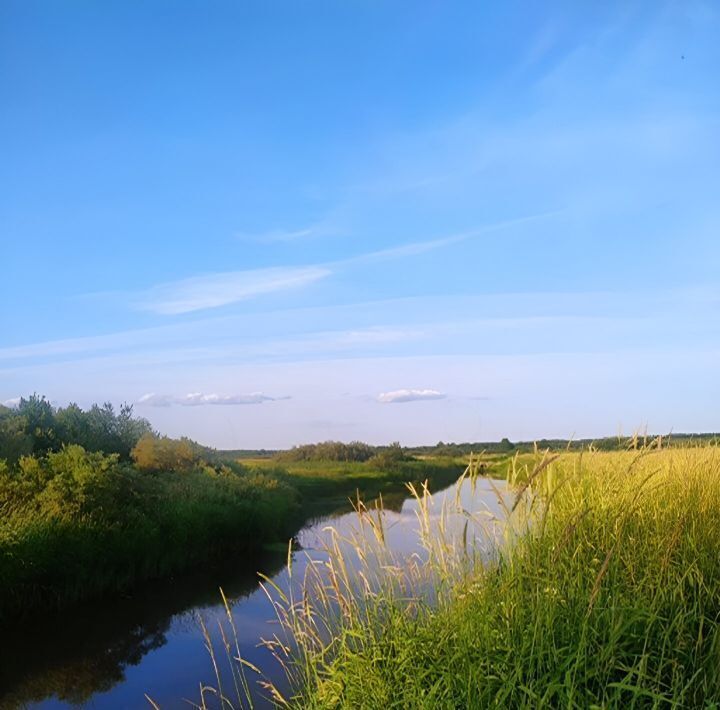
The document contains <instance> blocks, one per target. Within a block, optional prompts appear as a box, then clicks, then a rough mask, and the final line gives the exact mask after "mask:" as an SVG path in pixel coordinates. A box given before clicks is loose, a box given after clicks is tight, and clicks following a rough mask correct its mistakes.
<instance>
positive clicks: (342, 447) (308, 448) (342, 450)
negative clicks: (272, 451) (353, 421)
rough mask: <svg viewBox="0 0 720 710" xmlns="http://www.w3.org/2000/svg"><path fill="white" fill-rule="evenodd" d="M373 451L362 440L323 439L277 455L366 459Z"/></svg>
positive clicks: (287, 458) (292, 458)
mask: <svg viewBox="0 0 720 710" xmlns="http://www.w3.org/2000/svg"><path fill="white" fill-rule="evenodd" d="M374 453H375V450H374V449H373V447H372V446H368V444H364V443H363V442H362V441H351V442H350V443H349V444H344V443H342V442H341V441H324V442H322V443H319V444H305V445H304V446H296V447H294V448H292V449H290V451H286V452H283V453H282V454H280V455H279V456H278V459H279V460H281V461H367V460H368V459H370V458H371V457H372V456H373V455H374Z"/></svg>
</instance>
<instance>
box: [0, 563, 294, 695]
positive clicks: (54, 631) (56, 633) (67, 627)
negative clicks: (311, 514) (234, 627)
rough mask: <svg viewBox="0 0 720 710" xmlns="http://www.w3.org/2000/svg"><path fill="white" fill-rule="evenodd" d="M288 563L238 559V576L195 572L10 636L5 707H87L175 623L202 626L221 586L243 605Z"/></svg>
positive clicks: (0, 685)
mask: <svg viewBox="0 0 720 710" xmlns="http://www.w3.org/2000/svg"><path fill="white" fill-rule="evenodd" d="M285 562H286V557H285V555H284V554H282V553H267V554H265V555H262V556H260V557H257V558H255V559H252V560H250V559H235V560H232V561H231V562H230V564H229V566H230V567H231V568H233V569H234V573H233V574H231V575H229V574H228V573H227V571H225V572H224V573H223V572H221V571H220V570H217V569H215V570H213V569H210V570H203V571H201V572H198V571H195V572H193V573H188V574H183V575H180V576H177V577H174V578H170V579H166V580H163V581H160V582H154V583H152V584H148V585H145V586H144V587H142V588H139V589H137V590H133V592H132V594H128V595H124V596H115V597H108V598H105V599H102V600H94V601H92V602H87V603H85V604H83V605H82V607H79V608H74V609H70V610H66V611H65V612H63V613H61V614H53V615H51V616H50V615H48V616H47V617H36V618H33V619H32V620H29V621H26V622H24V623H23V625H22V626H21V627H16V628H10V629H6V630H5V631H4V633H3V642H2V647H1V649H0V707H23V706H25V705H27V704H28V703H37V702H39V701H42V700H44V699H46V698H50V697H55V698H57V699H59V700H62V701H66V702H67V703H69V704H71V705H81V704H83V703H86V702H87V701H88V700H89V699H90V698H92V697H93V696H94V695H96V694H98V693H103V692H107V691H108V690H110V689H111V688H112V687H113V686H115V685H116V684H118V683H121V682H122V681H124V680H125V676H126V669H127V668H128V667H129V666H137V665H139V664H140V663H141V662H142V660H143V658H144V657H145V656H146V654H148V653H149V652H151V651H153V650H156V649H158V648H160V647H161V646H163V645H165V644H166V643H167V641H168V631H169V629H170V627H171V624H173V623H174V624H175V625H176V626H177V625H183V624H186V625H196V624H197V620H196V616H195V613H194V612H201V611H202V609H203V608H209V607H212V606H216V605H217V603H218V597H219V595H218V589H219V588H220V587H221V586H222V587H223V589H224V590H225V593H226V594H227V596H228V597H229V599H230V600H231V601H232V602H237V601H238V600H240V599H242V598H244V597H246V596H247V595H248V594H250V593H251V592H253V591H255V589H256V588H257V583H258V578H257V574H256V571H255V570H258V569H263V570H268V573H269V574H275V573H277V572H278V571H279V570H280V569H281V568H282V567H283V565H284V564H285ZM107 707H111V705H107Z"/></svg>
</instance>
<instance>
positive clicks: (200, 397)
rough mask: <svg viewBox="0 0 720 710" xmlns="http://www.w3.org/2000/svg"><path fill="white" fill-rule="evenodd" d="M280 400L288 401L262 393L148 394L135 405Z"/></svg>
mask: <svg viewBox="0 0 720 710" xmlns="http://www.w3.org/2000/svg"><path fill="white" fill-rule="evenodd" d="M282 399H289V397H269V396H268V395H266V394H263V393H262V392H251V393H250V394H217V393H215V392H213V393H210V394H204V393H203V392H190V393H188V394H185V395H182V396H180V397H175V396H173V395H169V394H156V393H155V392H148V393H147V394H144V395H143V396H142V397H140V398H139V399H138V401H137V404H138V405H145V406H149V407H170V406H172V405H174V404H178V405H180V406H183V407H197V406H202V405H205V404H211V405H212V404H223V405H237V404H262V403H263V402H275V401H277V400H282Z"/></svg>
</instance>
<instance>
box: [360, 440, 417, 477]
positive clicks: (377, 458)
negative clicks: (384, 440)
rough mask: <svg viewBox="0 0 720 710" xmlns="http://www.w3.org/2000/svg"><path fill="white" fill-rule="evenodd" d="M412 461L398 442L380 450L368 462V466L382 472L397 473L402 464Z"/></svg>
mask: <svg viewBox="0 0 720 710" xmlns="http://www.w3.org/2000/svg"><path fill="white" fill-rule="evenodd" d="M410 460H411V457H410V456H408V455H407V454H406V453H405V451H404V450H403V448H402V446H400V444H399V442H397V441H396V442H393V443H392V444H390V446H386V447H385V448H383V449H380V450H379V451H378V452H377V453H376V454H375V455H374V456H373V457H372V458H371V459H370V460H369V461H368V464H369V465H370V466H372V467H373V468H376V469H378V470H381V471H397V470H400V469H401V464H403V463H405V462H406V461H410Z"/></svg>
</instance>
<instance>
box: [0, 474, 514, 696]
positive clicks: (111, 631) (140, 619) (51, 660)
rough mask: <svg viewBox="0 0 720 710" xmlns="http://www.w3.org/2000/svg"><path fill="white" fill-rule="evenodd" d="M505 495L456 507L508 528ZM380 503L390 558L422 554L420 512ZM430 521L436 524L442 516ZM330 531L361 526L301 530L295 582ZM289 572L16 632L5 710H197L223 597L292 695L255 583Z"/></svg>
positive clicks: (492, 529) (182, 580)
mask: <svg viewBox="0 0 720 710" xmlns="http://www.w3.org/2000/svg"><path fill="white" fill-rule="evenodd" d="M456 491H457V488H456V486H455V485H454V484H453V485H452V486H450V487H448V488H446V489H444V490H443V491H440V492H438V493H436V494H435V495H434V496H433V511H439V509H440V507H441V505H442V502H443V500H445V499H447V500H450V498H449V496H452V499H453V500H455V496H456ZM498 494H499V495H500V497H501V498H503V499H505V500H507V499H508V498H509V496H510V493H509V492H508V490H507V488H506V486H505V484H504V483H502V482H499V481H489V480H485V479H479V480H478V481H477V484H476V485H475V486H472V485H471V483H470V481H467V480H466V481H464V482H463V483H462V485H461V488H460V498H459V499H460V501H461V504H462V507H463V508H464V509H465V510H468V511H486V513H485V515H486V516H487V519H488V520H489V521H491V520H492V519H493V518H494V519H496V521H501V520H502V519H503V517H504V508H503V505H502V503H501V501H500V500H499V498H498ZM383 503H384V509H385V512H384V513H383V516H384V525H385V529H386V540H387V543H388V545H389V546H390V548H391V549H392V550H393V552H395V553H396V554H398V555H399V556H401V557H402V556H404V555H411V554H414V553H418V554H421V553H422V549H421V547H420V544H419V539H418V522H417V518H416V511H417V509H418V504H417V502H416V501H415V500H414V499H412V498H409V497H408V495H407V494H406V493H405V492H402V493H397V494H393V495H392V496H385V497H384V500H383ZM433 517H439V516H438V515H437V513H435V514H434V516H433ZM455 518H456V519H452V518H451V519H450V521H449V525H450V526H452V525H455V526H456V527H458V528H459V527H460V526H461V525H464V520H465V518H464V517H461V516H459V515H457V516H455ZM447 522H448V521H446V523H447ZM433 524H436V523H433ZM328 526H333V527H334V528H335V529H336V530H337V531H338V532H340V533H341V534H343V533H344V534H349V533H350V531H351V530H353V529H355V530H356V529H357V516H356V514H355V513H354V512H352V511H350V512H342V513H339V514H336V515H332V516H324V517H322V518H319V519H317V520H314V521H312V522H311V523H309V524H307V525H306V526H305V527H304V528H303V529H302V530H300V532H299V533H298V535H297V540H298V542H299V545H300V547H301V551H299V552H296V553H294V562H293V572H294V576H295V577H296V578H299V577H301V576H302V572H303V568H304V566H305V565H307V564H309V562H308V560H322V559H323V558H324V553H323V552H322V548H323V545H324V543H325V542H327V540H328V536H329V534H330V533H329V532H328V531H327V527H328ZM497 530H498V522H495V523H491V525H490V526H489V528H488V532H487V538H488V539H486V540H479V541H478V544H480V545H481V546H485V547H486V553H487V554H491V550H492V549H493V546H494V545H495V544H496V542H495V541H494V540H493V539H491V538H493V537H494V535H495V533H497ZM285 563H286V555H285V554H284V553H277V554H272V555H271V554H268V555H266V556H263V557H262V558H258V559H256V560H252V561H248V560H245V561H237V562H233V563H232V564H228V566H227V569H225V570H222V571H218V570H210V571H207V572H203V571H202V570H199V571H197V570H196V571H195V572H193V573H192V574H190V575H184V576H179V577H176V578H174V579H171V580H166V581H163V582H161V583H153V584H149V585H146V586H145V587H144V588H143V589H142V590H139V591H136V592H134V593H133V595H132V596H127V597H123V598H118V599H113V600H111V601H108V600H105V601H102V602H95V603H90V604H84V605H83V606H82V607H81V608H80V609H77V610H73V611H72V612H69V613H65V614H63V615H59V616H57V615H56V616H53V617H48V618H47V619H46V620H38V621H37V622H33V623H28V624H26V625H25V626H24V627H23V628H22V629H19V630H16V631H12V632H10V634H7V635H5V636H4V638H3V639H2V649H0V659H1V660H2V666H1V667H0V707H2V708H15V707H23V708H26V707H27V708H43V709H49V708H52V709H58V708H76V707H82V708H98V709H103V710H104V709H112V710H117V709H121V708H123V709H124V708H128V709H131V710H135V709H136V708H144V707H149V704H148V703H147V701H146V700H145V694H146V693H147V694H148V695H149V696H150V697H151V698H152V699H153V700H154V701H155V702H156V703H157V704H158V705H159V706H160V707H161V708H164V709H165V708H169V709H174V708H188V707H190V706H189V705H188V703H187V702H186V700H185V699H187V700H191V701H193V702H198V701H199V698H200V692H199V687H200V684H201V683H207V684H212V685H215V674H214V671H213V667H212V662H211V658H210V656H209V654H208V652H207V650H206V648H205V642H204V639H203V633H202V630H201V627H200V623H199V618H198V617H201V618H202V619H203V621H204V622H205V624H206V626H207V628H208V629H209V631H210V634H211V636H212V638H213V639H214V641H215V645H216V647H217V648H218V649H220V648H221V645H220V643H219V633H218V631H217V623H218V621H221V620H225V619H226V614H225V609H224V607H223V605H222V603H221V599H220V594H219V591H218V590H219V588H220V587H222V588H223V590H224V591H225V594H226V596H227V597H228V600H229V602H230V605H231V608H232V613H233V618H234V621H235V625H236V628H237V631H238V635H239V637H240V651H241V654H242V656H243V657H244V658H245V659H246V660H248V661H250V662H251V663H252V664H254V665H256V666H258V667H259V668H261V669H262V670H263V671H264V672H265V674H266V675H267V676H268V678H270V679H271V680H272V681H273V682H274V683H275V684H276V685H277V687H279V688H281V689H285V683H284V682H283V680H284V674H283V672H282V669H281V668H280V667H279V664H278V663H277V661H276V660H275V659H274V658H273V657H272V656H271V654H270V652H269V651H268V650H267V649H266V648H265V647H263V646H262V645H259V644H260V639H261V638H262V637H265V638H268V637H270V636H272V634H273V633H275V632H277V630H278V625H277V623H276V622H275V621H274V617H273V609H272V607H271V605H270V602H269V601H268V599H267V597H266V596H265V593H264V592H263V590H262V589H260V587H259V584H258V577H257V574H256V570H258V569H260V570H262V571H263V572H265V573H266V574H268V575H269V576H272V577H273V581H274V582H275V583H276V584H278V585H279V586H280V587H281V588H286V587H287V585H288V577H287V570H286V568H285ZM220 655H221V656H222V654H220ZM218 662H219V664H220V665H221V667H222V665H223V663H226V661H224V659H223V658H220V657H219V658H218ZM226 675H227V676H228V677H229V673H227V674H226ZM250 680H251V682H252V678H250ZM252 684H253V686H254V685H255V684H254V682H253V683H252ZM254 693H255V703H256V707H269V703H268V701H267V700H266V699H265V698H264V691H261V689H260V688H259V687H257V688H254Z"/></svg>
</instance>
